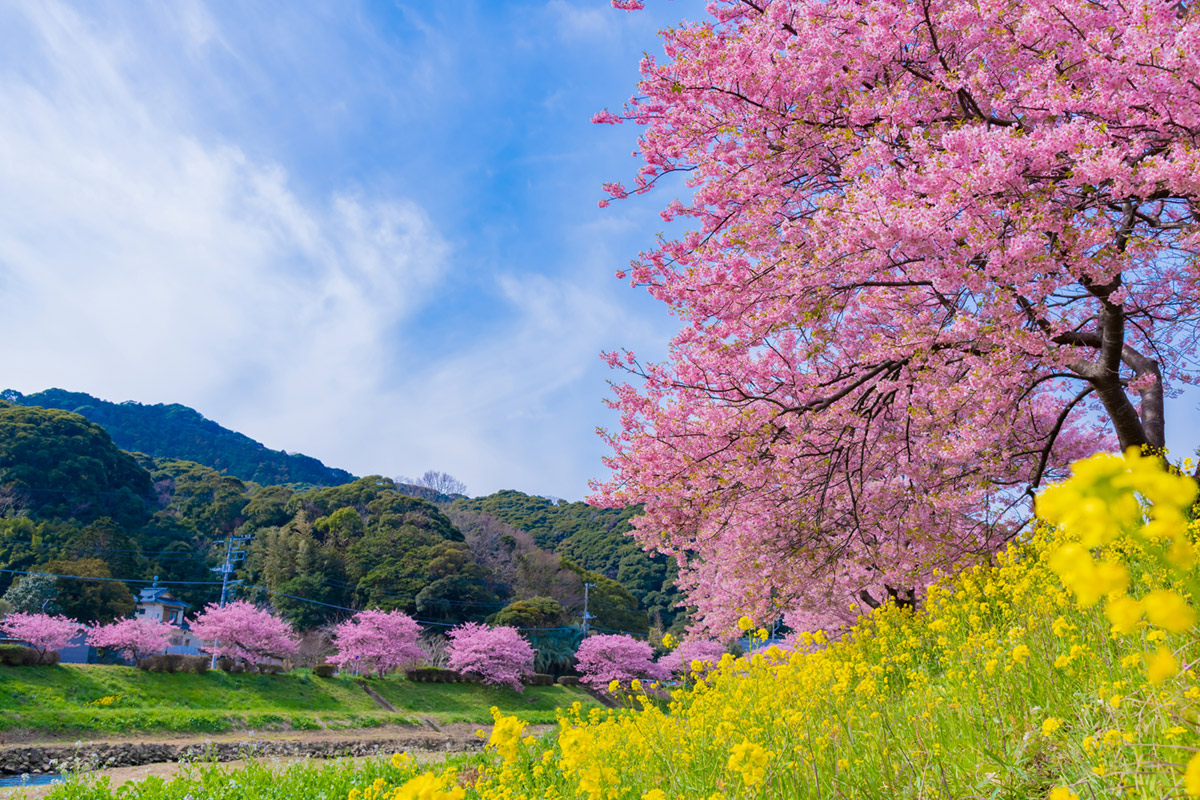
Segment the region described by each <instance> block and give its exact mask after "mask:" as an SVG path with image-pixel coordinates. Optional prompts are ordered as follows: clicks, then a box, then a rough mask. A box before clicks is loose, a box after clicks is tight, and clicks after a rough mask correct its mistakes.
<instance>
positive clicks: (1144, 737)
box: [54, 452, 1200, 800]
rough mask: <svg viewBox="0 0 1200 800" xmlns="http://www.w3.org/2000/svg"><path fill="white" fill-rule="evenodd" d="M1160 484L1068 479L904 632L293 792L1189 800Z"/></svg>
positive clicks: (647, 690)
mask: <svg viewBox="0 0 1200 800" xmlns="http://www.w3.org/2000/svg"><path fill="white" fill-rule="evenodd" d="M1160 464H1161V462H1160V461H1159V460H1157V459H1154V458H1145V457H1142V456H1139V455H1137V454H1136V453H1133V452H1131V453H1129V454H1126V455H1125V456H1110V455H1102V456H1096V457H1093V458H1090V459H1087V460H1085V461H1082V462H1079V463H1077V464H1076V465H1075V467H1074V477H1073V478H1072V479H1071V480H1069V481H1067V482H1066V483H1064V484H1060V485H1058V486H1055V487H1051V488H1050V489H1047V490H1046V491H1045V492H1043V494H1042V495H1041V496H1040V497H1039V500H1038V513H1039V516H1040V518H1041V519H1042V520H1043V522H1042V524H1041V525H1039V526H1038V527H1037V528H1035V529H1033V530H1032V531H1031V532H1030V533H1028V534H1027V535H1025V536H1023V537H1022V538H1020V539H1018V540H1016V541H1014V542H1013V543H1012V544H1011V545H1010V546H1009V547H1008V548H1007V549H1006V550H1005V551H1004V552H1003V553H1001V554H999V556H998V557H997V558H996V559H995V560H994V563H992V564H989V565H976V566H972V567H970V568H967V569H965V570H963V571H961V572H959V573H958V574H956V575H952V576H943V577H942V578H940V580H938V581H937V582H936V583H935V584H934V585H933V586H932V587H930V589H929V591H928V594H927V596H926V598H925V601H924V603H923V604H922V608H921V610H920V611H918V612H916V613H914V612H912V611H910V610H904V609H900V608H896V607H894V606H893V607H885V608H881V609H877V610H875V611H874V612H872V613H871V614H869V615H867V616H865V617H863V618H862V619H861V620H860V623H859V624H858V625H857V626H856V627H855V628H853V629H852V630H851V631H850V632H849V633H847V634H846V635H844V636H841V637H839V639H838V640H837V641H827V640H826V638H825V636H824V635H823V634H822V633H820V632H816V633H814V634H811V635H808V636H806V637H802V640H801V643H800V646H799V647H798V648H797V649H796V650H795V651H791V652H787V651H783V650H780V649H779V648H777V647H768V648H765V649H760V650H758V651H757V652H753V653H752V654H750V655H748V656H746V657H743V658H740V659H733V658H732V657H728V656H727V657H726V658H725V659H724V660H723V661H722V663H721V664H720V665H719V667H718V668H717V669H716V670H715V671H713V672H711V673H709V674H708V675H707V676H705V677H700V676H699V675H697V676H695V677H696V679H695V680H694V682H693V683H692V685H690V686H689V687H687V688H679V689H675V690H674V691H672V692H671V693H670V697H669V699H666V698H662V697H659V696H658V693H657V691H656V690H655V689H654V688H653V687H642V686H640V685H634V686H631V687H624V690H625V691H624V693H625V694H626V695H627V696H628V698H629V703H628V706H629V707H627V708H623V709H616V710H601V709H591V710H588V711H584V710H583V709H581V708H578V707H576V708H572V709H567V710H564V711H563V712H562V713H561V714H560V719H559V727H558V730H557V732H556V733H554V734H551V735H548V736H546V737H543V738H541V739H535V738H533V737H529V736H526V735H525V725H524V723H523V722H521V721H520V720H519V719H518V718H516V717H514V716H509V715H505V714H503V713H501V712H499V711H496V712H495V718H496V719H495V725H494V727H493V729H492V732H491V735H490V738H489V740H488V746H487V748H486V750H485V752H484V753H483V754H480V755H477V756H473V757H468V758H460V759H455V760H453V761H451V762H447V764H445V765H442V766H439V767H436V768H433V769H428V768H422V767H420V766H418V765H417V764H416V762H414V761H413V760H411V759H409V758H407V757H406V756H404V755H397V756H395V757H394V758H393V759H392V760H391V761H390V762H382V761H381V762H378V763H377V764H375V765H374V766H372V767H371V768H370V769H363V768H362V767H361V766H355V765H351V764H343V765H340V766H338V765H331V766H329V767H327V768H326V769H327V771H328V777H326V778H318V779H316V783H315V784H313V783H311V782H310V783H308V784H307V785H308V786H313V785H321V781H322V780H323V781H324V782H325V783H324V785H325V786H327V788H328V789H331V790H333V792H332V793H327V792H326V791H325V790H322V791H320V792H319V794H320V795H321V796H325V797H330V798H337V800H342V798H343V797H344V798H345V800H465V799H466V798H486V799H488V800H500V799H501V798H503V799H504V800H521V799H528V800H541V799H542V798H545V799H546V800H555V799H556V798H558V799H561V800H568V799H569V798H586V799H587V800H607V799H608V798H628V799H630V800H677V799H685V798H686V799H687V800H691V798H708V799H709V800H732V799H733V798H968V797H970V798H1050V800H1073V799H1076V800H1078V799H1086V798H1110V797H1111V798H1117V797H1146V798H1151V797H1152V798H1169V797H1198V796H1200V729H1198V727H1197V726H1198V722H1197V710H1198V709H1200V682H1198V681H1197V678H1196V674H1195V671H1194V664H1195V659H1196V655H1197V647H1196V641H1195V625H1196V622H1197V614H1196V611H1195V608H1194V600H1193V598H1195V597H1200V583H1198V578H1200V570H1198V568H1197V558H1196V553H1197V544H1196V543H1197V525H1196V523H1195V522H1194V521H1193V519H1192V518H1193V516H1194V503H1195V500H1196V486H1195V483H1194V482H1193V481H1192V480H1191V479H1190V478H1187V477H1184V476H1182V475H1180V474H1178V473H1177V472H1173V471H1171V472H1169V471H1166V470H1164V469H1163V468H1162V467H1161V466H1160ZM745 622H746V623H747V624H750V623H751V622H752V621H749V620H746V621H745ZM635 683H636V682H635ZM306 774H308V775H311V774H313V773H311V772H310V773H306ZM285 775H286V773H285ZM283 780H284V781H286V777H285V778H284V779H283ZM308 780H310V781H311V780H312V779H311V777H310V778H309V779H308ZM280 785H283V784H282V783H281V784H280ZM168 786H169V785H168ZM347 787H349V788H348V789H347ZM185 792H186V794H185ZM342 793H344V794H342ZM54 796H56V797H64V798H65V797H72V798H83V797H88V798H92V797H94V798H97V800H104V799H105V798H107V797H110V796H113V795H112V794H111V793H110V792H109V791H108V790H107V788H106V787H91V788H90V789H88V788H86V787H83V786H80V785H76V784H68V786H66V787H64V788H63V789H62V790H60V792H59V793H56V794H55V795H54ZM121 796H122V797H128V798H147V800H150V798H157V797H185V796H186V797H190V798H192V800H201V798H204V797H232V796H238V795H235V794H230V793H228V792H226V791H224V790H223V789H222V788H221V786H219V785H217V784H213V785H212V786H210V787H209V788H208V789H205V786H202V785H200V784H196V785H192V786H179V787H178V788H177V791H172V790H169V789H167V788H165V787H163V786H158V787H156V788H155V789H154V790H153V792H150V793H142V792H141V791H140V790H138V789H133V790H132V791H123V792H122V794H121ZM308 796H316V794H314V793H312V792H309V793H308Z"/></svg>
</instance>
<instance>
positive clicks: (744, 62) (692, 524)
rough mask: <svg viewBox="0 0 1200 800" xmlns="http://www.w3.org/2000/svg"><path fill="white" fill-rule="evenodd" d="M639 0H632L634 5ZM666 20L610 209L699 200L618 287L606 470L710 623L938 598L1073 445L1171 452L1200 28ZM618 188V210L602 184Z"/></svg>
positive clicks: (1133, 17) (822, 10)
mask: <svg viewBox="0 0 1200 800" xmlns="http://www.w3.org/2000/svg"><path fill="white" fill-rule="evenodd" d="M637 5H639V4H638V3H624V4H622V7H627V8H633V7H635V6H637ZM709 10H710V14H711V17H710V18H708V19H705V20H704V21H701V22H698V23H693V24H683V25H680V26H679V27H676V28H672V29H670V30H667V31H665V32H664V33H663V34H662V35H663V37H664V44H665V51H666V59H665V60H663V61H661V62H660V61H659V60H656V59H655V58H653V57H651V56H647V57H646V58H645V59H644V60H643V62H642V67H641V70H642V80H641V83H640V84H639V96H638V97H636V98H634V99H633V100H631V101H630V103H629V104H628V105H627V107H626V108H625V110H624V112H623V113H620V114H617V113H612V112H608V111H606V112H603V113H602V114H600V115H598V116H597V119H596V121H598V122H602V123H618V122H621V121H624V120H633V121H635V122H636V123H638V124H639V125H642V126H644V127H643V130H642V132H641V137H640V147H639V153H640V155H641V158H642V160H643V161H644V166H642V168H641V169H640V171H639V173H638V175H637V178H636V182H635V184H634V185H633V186H631V187H625V186H623V185H622V184H619V183H612V184H608V185H606V187H605V188H606V190H607V192H608V193H609V194H610V195H611V196H612V197H613V198H623V197H626V196H628V195H630V194H634V193H641V192H647V191H650V190H652V189H653V188H654V187H656V186H659V185H661V184H664V183H667V185H669V186H679V185H680V184H679V183H678V182H677V181H673V180H671V179H672V176H685V177H686V184H687V188H688V189H689V190H690V196H686V197H684V198H682V199H674V200H671V201H670V202H669V203H668V204H667V205H666V209H665V211H664V212H663V216H664V218H665V219H667V220H674V219H677V218H678V219H681V220H685V221H688V222H689V223H690V228H691V230H690V231H689V232H687V233H685V234H683V235H680V236H678V237H675V238H663V239H662V240H660V242H659V244H658V246H657V247H655V248H654V249H652V250H650V251H649V252H646V253H644V254H642V256H641V257H639V258H638V259H637V260H636V261H635V262H634V263H633V265H632V267H631V269H630V270H629V271H628V273H621V274H620V277H627V278H628V279H629V280H630V282H631V284H632V285H634V286H638V287H645V288H646V289H647V290H648V291H649V292H650V293H651V294H652V295H653V296H654V297H655V298H657V299H659V300H661V301H662V302H663V303H665V304H667V305H668V306H669V307H670V308H671V310H672V311H673V312H674V313H675V314H677V315H678V316H679V317H680V319H681V321H682V323H683V327H682V329H681V330H680V331H679V333H678V334H677V335H676V336H675V337H674V339H673V341H672V343H671V349H670V353H669V356H668V359H667V361H666V362H664V363H643V362H642V361H640V360H638V358H637V357H636V355H635V354H633V353H630V352H621V353H616V352H614V353H609V354H607V358H608V360H609V362H610V363H611V364H612V365H613V366H615V367H619V368H622V369H624V370H627V371H629V373H631V374H632V376H633V378H634V380H633V382H632V383H627V384H623V385H618V386H616V387H615V396H614V398H613V399H612V401H611V404H612V406H613V407H614V408H616V409H617V410H619V411H620V413H621V426H620V429H619V430H617V431H612V432H608V433H607V434H606V438H607V440H608V442H609V444H610V445H611V446H612V448H613V455H612V456H611V458H610V459H609V462H608V463H609V465H610V466H611V467H612V469H613V478H612V479H611V480H610V481H608V482H607V483H604V484H602V485H599V486H597V493H596V495H595V496H594V497H593V498H592V499H593V501H594V502H597V503H601V504H608V505H626V504H631V503H645V514H644V516H643V517H641V519H640V520H639V521H637V522H636V523H635V524H636V526H637V531H636V535H637V536H638V537H639V539H640V540H641V541H642V543H643V544H645V545H647V546H650V547H653V548H656V549H658V550H660V551H662V552H665V553H670V554H673V555H674V556H675V557H676V558H677V559H678V560H679V561H680V563H681V573H680V584H681V586H682V587H683V588H684V589H685V590H686V591H687V592H688V593H689V602H690V603H693V604H695V605H696V606H697V607H698V609H699V610H698V614H697V615H696V617H697V619H698V620H699V622H700V627H702V628H705V629H707V630H710V631H713V632H719V633H725V632H729V631H731V630H732V629H733V623H734V620H735V619H736V618H737V617H738V616H739V615H741V614H743V613H749V614H751V615H752V616H753V617H754V618H756V619H763V620H768V619H774V618H777V617H778V616H779V615H780V614H781V613H789V616H788V619H789V624H793V625H800V626H811V625H821V624H828V623H830V622H831V621H835V620H836V619H837V618H838V617H839V616H847V615H850V616H852V615H853V613H854V610H852V609H851V608H850V607H849V604H850V603H852V602H853V603H858V604H865V605H867V606H874V605H877V604H879V603H880V602H881V601H884V600H887V599H888V598H889V596H890V597H892V598H895V599H896V600H897V601H898V602H901V603H911V602H914V601H915V600H918V599H919V587H920V586H921V585H922V584H923V582H925V581H926V580H927V579H928V577H929V575H930V572H931V570H932V569H934V568H937V567H949V566H951V565H953V564H955V563H957V562H960V561H961V560H963V559H969V558H972V557H975V556H977V555H980V554H984V553H988V552H990V551H992V550H993V549H994V548H995V547H996V546H997V545H998V544H999V543H1000V542H1002V541H1004V540H1005V539H1007V538H1009V537H1011V536H1013V535H1014V534H1015V532H1017V530H1018V529H1019V527H1020V526H1021V524H1023V522H1024V520H1027V519H1028V518H1029V511H1030V504H1029V497H1030V495H1031V494H1032V492H1033V491H1035V490H1036V489H1037V487H1039V486H1041V485H1042V484H1043V483H1045V482H1047V481H1048V480H1049V479H1051V478H1056V477H1058V476H1060V475H1062V474H1063V469H1064V466H1065V464H1067V463H1068V462H1069V461H1070V460H1072V459H1075V458H1079V457H1081V456H1083V455H1085V454H1087V453H1089V452H1092V451H1095V450H1097V449H1102V448H1111V447H1115V446H1120V447H1128V446H1136V445H1143V446H1148V447H1151V448H1162V447H1163V446H1164V444H1165V441H1166V439H1165V422H1164V397H1166V396H1167V395H1168V394H1169V393H1170V392H1171V391H1173V390H1174V389H1173V388H1172V387H1178V386H1179V385H1180V383H1181V382H1186V381H1192V380H1194V379H1195V377H1196V373H1195V371H1194V369H1193V368H1192V363H1193V362H1192V360H1191V358H1190V353H1192V352H1193V351H1194V349H1195V345H1196V338H1197V337H1196V333H1197V326H1196V324H1195V322H1196V317H1197V313H1198V312H1200V284H1198V282H1197V276H1196V270H1195V263H1196V261H1195V259H1196V255H1197V247H1198V246H1200V228H1198V227H1197V221H1196V216H1195V205H1194V204H1195V201H1196V198H1197V195H1198V193H1200V140H1198V138H1197V137H1198V135H1200V19H1198V17H1197V15H1196V13H1195V11H1194V9H1193V8H1192V7H1191V6H1190V5H1189V4H1180V3H1177V2H1161V1H1159V0H1134V2H1132V3H1118V2H1115V0H1054V2H1050V0H1020V1H1019V2H1018V0H990V1H989V2H985V3H979V2H975V0H969V1H968V0H918V1H917V2H912V1H911V0H870V2H868V1H867V0H753V1H752V0H745V1H744V2H731V1H730V0H718V2H714V3H712V4H710V6H709ZM607 202H608V201H602V205H603V204H605V203H607Z"/></svg>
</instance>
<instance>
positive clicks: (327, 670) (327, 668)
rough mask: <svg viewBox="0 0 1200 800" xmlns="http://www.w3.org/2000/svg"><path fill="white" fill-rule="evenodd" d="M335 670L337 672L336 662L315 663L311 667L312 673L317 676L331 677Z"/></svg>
mask: <svg viewBox="0 0 1200 800" xmlns="http://www.w3.org/2000/svg"><path fill="white" fill-rule="evenodd" d="M335 672H337V665H336V664H317V665H316V666H315V667H313V674H314V675H316V676H317V677H318V678H332V677H333V674H334V673H335Z"/></svg>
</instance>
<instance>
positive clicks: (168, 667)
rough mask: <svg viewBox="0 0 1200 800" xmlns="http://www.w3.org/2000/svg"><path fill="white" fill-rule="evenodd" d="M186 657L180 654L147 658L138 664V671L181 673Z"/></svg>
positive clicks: (166, 654) (160, 654)
mask: <svg viewBox="0 0 1200 800" xmlns="http://www.w3.org/2000/svg"><path fill="white" fill-rule="evenodd" d="M183 659H184V657H183V656H181V655H179V654H178V653H159V654H158V655H155V656H146V657H145V658H143V659H142V660H141V661H139V662H138V669H143V670H145V671H146V672H166V673H174V672H179V671H180V669H182V668H183V665H184V660H183Z"/></svg>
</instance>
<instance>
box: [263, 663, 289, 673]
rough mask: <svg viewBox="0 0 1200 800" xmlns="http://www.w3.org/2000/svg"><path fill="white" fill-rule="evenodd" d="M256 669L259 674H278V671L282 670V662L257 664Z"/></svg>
mask: <svg viewBox="0 0 1200 800" xmlns="http://www.w3.org/2000/svg"><path fill="white" fill-rule="evenodd" d="M258 671H259V674H262V675H278V674H279V673H281V672H283V665H282V664H259V665H258Z"/></svg>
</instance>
